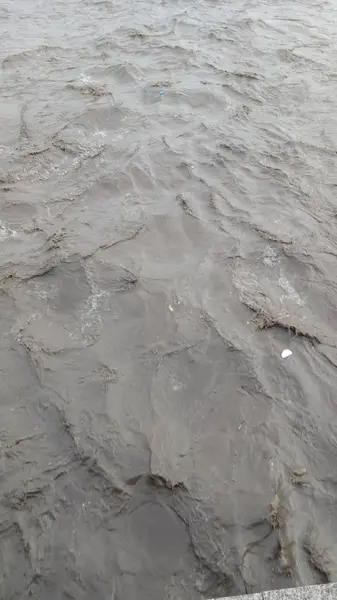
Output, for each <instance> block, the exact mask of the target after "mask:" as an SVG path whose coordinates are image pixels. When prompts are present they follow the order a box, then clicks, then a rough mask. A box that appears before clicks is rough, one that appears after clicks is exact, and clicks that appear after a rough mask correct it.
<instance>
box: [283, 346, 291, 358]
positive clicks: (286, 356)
mask: <svg viewBox="0 0 337 600" xmlns="http://www.w3.org/2000/svg"><path fill="white" fill-rule="evenodd" d="M291 355H292V351H291V350H288V348H286V349H285V350H283V352H282V354H281V356H282V358H288V356H291Z"/></svg>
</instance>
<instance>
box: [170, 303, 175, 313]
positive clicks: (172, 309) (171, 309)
mask: <svg viewBox="0 0 337 600" xmlns="http://www.w3.org/2000/svg"><path fill="white" fill-rule="evenodd" d="M169 310H170V311H171V312H174V308H173V307H172V306H171V304H169Z"/></svg>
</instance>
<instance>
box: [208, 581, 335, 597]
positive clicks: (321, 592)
mask: <svg viewBox="0 0 337 600" xmlns="http://www.w3.org/2000/svg"><path fill="white" fill-rule="evenodd" d="M213 600H215V599H213ZM217 600H337V583H329V584H323V585H309V586H305V587H297V588H287V589H285V590H272V591H270V592H259V593H258V594H248V595H247V594H246V595H245V596H231V598H229V597H228V598H217Z"/></svg>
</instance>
